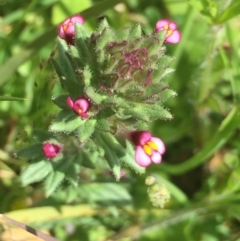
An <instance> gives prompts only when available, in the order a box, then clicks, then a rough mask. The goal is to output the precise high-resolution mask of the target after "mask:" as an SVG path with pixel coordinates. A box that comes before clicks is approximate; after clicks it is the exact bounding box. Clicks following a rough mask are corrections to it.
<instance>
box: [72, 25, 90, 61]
mask: <svg viewBox="0 0 240 241" xmlns="http://www.w3.org/2000/svg"><path fill="white" fill-rule="evenodd" d="M89 37H90V33H89V32H88V31H87V29H86V27H85V26H84V25H82V24H80V23H76V24H75V38H76V39H75V46H76V48H77V50H78V55H79V57H80V59H81V61H82V62H83V63H88V64H89V63H92V57H91V55H90V52H89V45H88V42H89Z"/></svg>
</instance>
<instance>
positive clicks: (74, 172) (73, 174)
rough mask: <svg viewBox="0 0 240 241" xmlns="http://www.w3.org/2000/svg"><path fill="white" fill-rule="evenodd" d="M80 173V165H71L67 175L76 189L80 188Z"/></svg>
mask: <svg viewBox="0 0 240 241" xmlns="http://www.w3.org/2000/svg"><path fill="white" fill-rule="evenodd" d="M79 171H80V165H79V164H77V163H76V164H75V163H74V164H73V165H71V166H70V167H69V168H68V170H67V172H66V173H65V174H66V179H67V180H68V181H69V182H70V183H71V185H73V186H74V187H77V186H78V174H79Z"/></svg>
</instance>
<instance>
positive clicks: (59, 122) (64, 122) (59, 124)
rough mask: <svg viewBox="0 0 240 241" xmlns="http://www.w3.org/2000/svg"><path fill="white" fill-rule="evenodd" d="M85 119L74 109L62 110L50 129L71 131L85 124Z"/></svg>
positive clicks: (53, 130)
mask: <svg viewBox="0 0 240 241" xmlns="http://www.w3.org/2000/svg"><path fill="white" fill-rule="evenodd" d="M85 121H86V120H85V119H81V117H80V116H78V115H76V114H75V113H74V112H73V111H72V110H62V111H61V112H60V113H59V114H58V115H57V117H56V119H55V120H54V121H53V123H52V124H51V125H50V127H49V130H50V131H52V132H65V133H71V132H73V131H75V130H76V129H77V128H78V127H80V126H81V125H83V124H84V123H85Z"/></svg>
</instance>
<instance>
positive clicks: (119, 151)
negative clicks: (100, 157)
mask: <svg viewBox="0 0 240 241" xmlns="http://www.w3.org/2000/svg"><path fill="white" fill-rule="evenodd" d="M100 135H101V138H102V140H103V141H104V143H105V144H106V145H107V146H108V147H109V148H110V149H111V150H112V151H113V152H114V153H116V155H117V156H118V157H123V156H124V155H125V150H124V148H123V147H122V145H121V144H120V143H119V142H118V141H117V139H116V138H115V137H114V136H113V135H112V134H110V133H102V134H100Z"/></svg>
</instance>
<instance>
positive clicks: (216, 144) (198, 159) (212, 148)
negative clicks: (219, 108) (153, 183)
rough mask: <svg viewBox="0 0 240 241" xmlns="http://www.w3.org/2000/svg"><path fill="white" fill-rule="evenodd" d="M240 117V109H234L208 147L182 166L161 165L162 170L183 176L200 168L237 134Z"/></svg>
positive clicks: (181, 164)
mask: <svg viewBox="0 0 240 241" xmlns="http://www.w3.org/2000/svg"><path fill="white" fill-rule="evenodd" d="M239 123H240V115H239V108H238V107H236V106H235V107H234V108H233V109H232V111H231V112H230V113H229V114H228V115H227V117H226V118H225V119H224V120H223V121H222V124H221V126H220V128H219V130H218V131H217V132H216V133H215V135H214V136H213V138H212V139H211V140H210V141H209V142H208V143H206V146H205V147H204V148H203V149H202V150H200V151H199V152H198V153H196V154H195V155H194V156H193V157H190V158H189V159H188V160H186V161H184V162H183V163H180V164H175V165H170V164H165V163H162V164H161V169H162V170H163V171H164V172H167V173H171V174H173V175H181V174H182V173H185V172H187V171H189V170H192V169H193V168H195V167H197V166H199V165H200V164H202V163H204V162H205V161H206V160H208V159H209V157H211V156H212V155H213V154H214V153H216V152H217V151H218V150H219V149H220V148H221V147H222V146H223V145H224V144H225V143H226V142H227V141H228V140H229V138H230V137H231V136H232V135H233V134H234V133H235V131H236V129H237V128H238V127H239Z"/></svg>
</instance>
